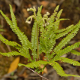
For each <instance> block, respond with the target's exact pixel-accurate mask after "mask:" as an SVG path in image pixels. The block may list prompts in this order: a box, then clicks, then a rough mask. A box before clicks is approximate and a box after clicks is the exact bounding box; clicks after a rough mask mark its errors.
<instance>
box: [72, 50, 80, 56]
mask: <svg viewBox="0 0 80 80" xmlns="http://www.w3.org/2000/svg"><path fill="white" fill-rule="evenodd" d="M71 53H72V54H74V55H77V56H79V55H80V52H78V51H76V50H72V51H71Z"/></svg>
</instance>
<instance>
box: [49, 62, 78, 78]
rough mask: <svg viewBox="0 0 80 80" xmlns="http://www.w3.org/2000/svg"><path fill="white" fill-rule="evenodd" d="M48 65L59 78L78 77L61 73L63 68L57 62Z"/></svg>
mask: <svg viewBox="0 0 80 80" xmlns="http://www.w3.org/2000/svg"><path fill="white" fill-rule="evenodd" d="M50 65H51V66H53V68H54V69H55V70H56V72H57V74H59V75H60V76H65V77H67V76H74V77H80V76H78V75H72V74H66V73H65V72H64V71H63V68H62V67H61V66H60V65H59V63H57V62H53V63H50Z"/></svg>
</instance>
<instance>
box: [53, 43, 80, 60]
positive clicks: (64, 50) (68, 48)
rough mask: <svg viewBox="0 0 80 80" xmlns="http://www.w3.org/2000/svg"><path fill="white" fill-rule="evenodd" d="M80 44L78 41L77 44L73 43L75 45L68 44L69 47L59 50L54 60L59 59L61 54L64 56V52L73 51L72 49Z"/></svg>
mask: <svg viewBox="0 0 80 80" xmlns="http://www.w3.org/2000/svg"><path fill="white" fill-rule="evenodd" d="M79 45H80V42H77V43H75V44H73V45H71V46H67V47H66V48H64V49H62V50H59V51H58V52H57V53H56V54H57V55H56V56H55V57H54V58H53V60H56V59H59V58H60V56H62V55H64V54H66V53H68V52H70V51H72V50H73V49H75V48H78V47H79Z"/></svg>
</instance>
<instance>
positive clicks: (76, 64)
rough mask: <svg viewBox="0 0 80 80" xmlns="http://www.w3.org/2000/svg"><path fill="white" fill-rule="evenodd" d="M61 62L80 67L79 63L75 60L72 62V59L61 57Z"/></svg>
mask: <svg viewBox="0 0 80 80" xmlns="http://www.w3.org/2000/svg"><path fill="white" fill-rule="evenodd" d="M61 61H62V62H66V63H70V64H73V65H74V66H80V63H79V62H78V61H75V60H72V59H68V58H64V57H61Z"/></svg>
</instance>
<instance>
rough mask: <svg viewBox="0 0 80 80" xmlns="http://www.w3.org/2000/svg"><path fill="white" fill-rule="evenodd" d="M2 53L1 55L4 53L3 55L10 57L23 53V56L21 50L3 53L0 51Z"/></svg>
mask: <svg viewBox="0 0 80 80" xmlns="http://www.w3.org/2000/svg"><path fill="white" fill-rule="evenodd" d="M0 54H1V55H3V56H8V57H10V56H14V55H16V56H17V55H21V56H23V55H22V54H21V53H19V52H17V51H12V52H7V53H1V52H0Z"/></svg>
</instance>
